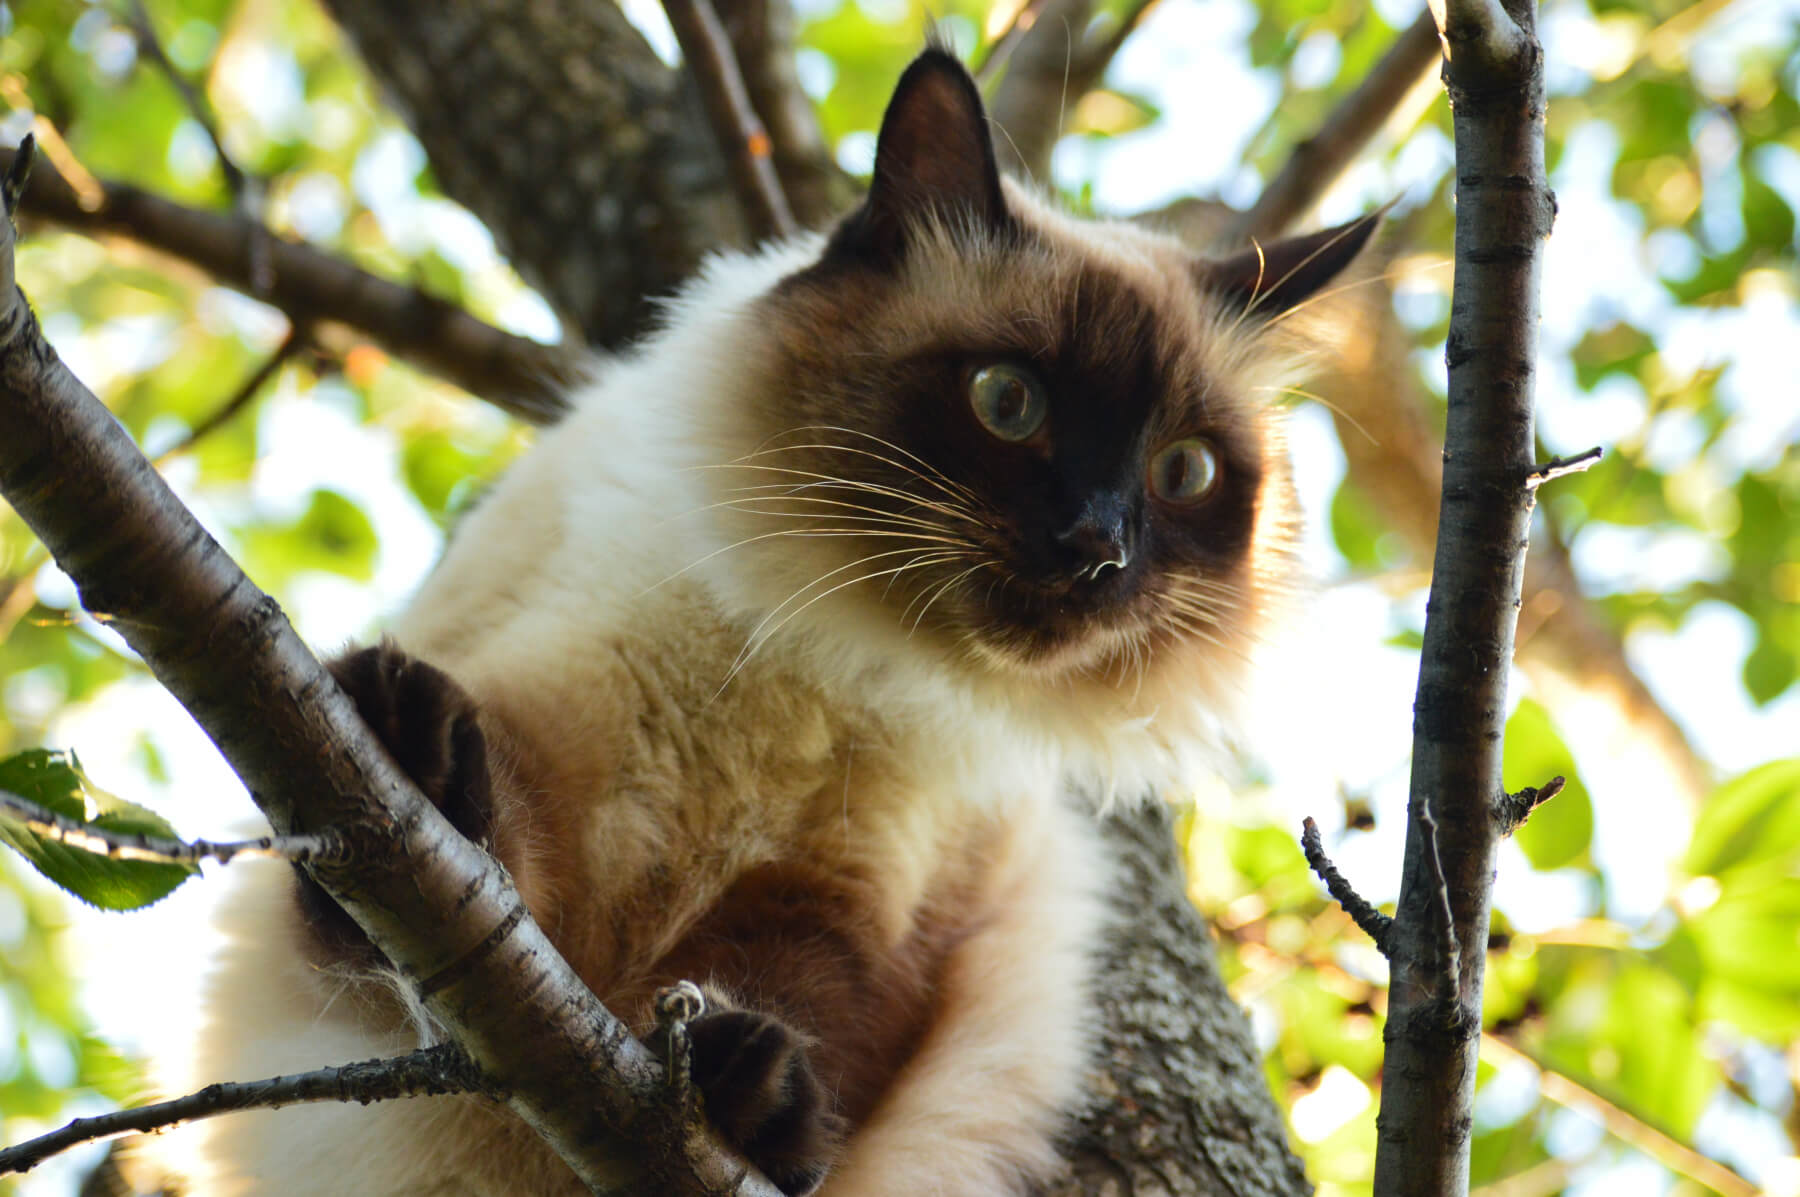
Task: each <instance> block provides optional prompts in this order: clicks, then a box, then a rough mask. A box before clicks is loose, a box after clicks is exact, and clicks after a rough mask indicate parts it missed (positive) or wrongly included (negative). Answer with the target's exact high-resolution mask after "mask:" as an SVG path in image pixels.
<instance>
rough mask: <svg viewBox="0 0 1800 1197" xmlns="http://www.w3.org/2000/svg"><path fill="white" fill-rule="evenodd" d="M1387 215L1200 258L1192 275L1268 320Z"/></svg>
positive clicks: (1314, 288) (1339, 266) (1335, 268)
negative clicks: (1212, 257)
mask: <svg viewBox="0 0 1800 1197" xmlns="http://www.w3.org/2000/svg"><path fill="white" fill-rule="evenodd" d="M1386 215H1387V208H1386V207H1383V208H1381V209H1379V210H1377V211H1374V212H1371V213H1369V214H1368V215H1367V216H1364V217H1360V218H1359V219H1356V220H1352V221H1350V222H1349V223H1347V224H1340V225H1338V226H1336V227H1335V228H1329V229H1321V230H1319V231H1318V232H1316V233H1307V234H1304V235H1303V236H1299V237H1284V238H1282V239H1281V240H1279V241H1271V242H1269V243H1268V244H1266V245H1258V246H1252V247H1251V248H1249V249H1246V250H1242V251H1240V252H1238V253H1235V254H1232V255H1231V256H1230V257H1228V258H1222V259H1203V260H1201V261H1200V262H1198V263H1197V264H1196V265H1195V267H1194V271H1195V275H1196V277H1197V278H1198V279H1199V282H1200V285H1201V286H1202V287H1203V288H1205V289H1206V290H1209V291H1211V292H1213V293H1214V294H1216V295H1218V296H1219V297H1220V298H1221V299H1223V300H1224V301H1225V302H1226V303H1227V304H1228V305H1229V306H1231V307H1233V308H1236V309H1237V310H1239V311H1242V312H1245V313H1247V314H1250V315H1253V316H1260V317H1262V318H1264V319H1267V318H1269V317H1272V316H1275V315H1278V314H1279V313H1281V312H1286V311H1290V310H1292V309H1293V308H1296V307H1298V306H1299V305H1300V304H1301V303H1303V302H1305V301H1306V300H1307V299H1308V298H1310V297H1311V296H1313V295H1315V294H1317V293H1318V291H1319V290H1320V288H1322V287H1324V286H1325V284H1327V283H1329V282H1330V281H1331V280H1332V279H1334V278H1336V277H1337V276H1338V274H1339V273H1341V272H1342V271H1343V269H1344V267H1346V266H1348V265H1349V264H1350V263H1351V262H1352V261H1354V260H1355V258H1356V255H1357V254H1359V253H1361V252H1362V250H1363V247H1364V246H1365V245H1367V244H1368V243H1369V237H1370V235H1371V234H1373V233H1374V232H1375V226H1376V225H1378V224H1380V223H1381V219H1382V217H1384V216H1386Z"/></svg>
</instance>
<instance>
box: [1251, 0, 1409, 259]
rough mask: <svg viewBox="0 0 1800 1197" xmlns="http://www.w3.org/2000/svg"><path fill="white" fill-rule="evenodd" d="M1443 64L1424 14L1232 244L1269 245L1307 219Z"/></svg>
mask: <svg viewBox="0 0 1800 1197" xmlns="http://www.w3.org/2000/svg"><path fill="white" fill-rule="evenodd" d="M1441 62H1442V57H1441V50H1440V48H1439V43H1438V31H1437V24H1436V22H1435V21H1434V20H1433V19H1432V16H1431V13H1430V12H1422V13H1420V14H1419V18H1418V20H1416V21H1414V22H1413V23H1412V24H1411V25H1409V26H1407V27H1406V29H1405V31H1404V32H1402V33H1401V34H1400V36H1399V37H1397V38H1396V39H1394V44H1393V45H1392V46H1390V47H1388V51H1387V53H1386V54H1384V55H1382V56H1381V60H1380V61H1379V62H1377V63H1376V64H1375V65H1374V66H1373V67H1372V68H1370V70H1369V73H1368V74H1367V75H1366V76H1364V77H1363V80H1362V82H1361V83H1359V84H1357V85H1356V89H1355V90H1354V91H1352V92H1351V93H1350V94H1349V95H1347V96H1345V97H1344V98H1343V100H1341V101H1340V102H1339V103H1338V105H1337V107H1336V108H1334V109H1332V111H1331V115H1330V116H1328V117H1326V118H1325V123H1324V124H1322V125H1320V126H1319V128H1318V131H1317V132H1315V133H1314V134H1313V135H1312V136H1311V137H1308V138H1307V139H1306V140H1305V141H1303V142H1301V143H1300V144H1299V145H1297V146H1295V147H1294V151H1293V153H1292V154H1290V155H1289V156H1288V160H1287V161H1286V162H1285V163H1284V164H1283V165H1282V168H1281V171H1280V173H1279V174H1277V175H1276V176H1275V177H1274V179H1272V180H1270V182H1269V185H1268V186H1267V187H1265V188H1264V189H1263V193H1262V195H1260V196H1258V197H1257V200H1256V203H1255V204H1254V205H1252V206H1251V208H1250V209H1249V210H1248V211H1247V212H1245V213H1244V214H1243V215H1242V216H1240V217H1238V219H1237V220H1236V221H1235V222H1234V223H1233V225H1232V229H1231V232H1230V234H1229V235H1228V240H1230V241H1232V242H1247V241H1249V240H1251V239H1252V238H1256V239H1259V240H1265V241H1266V240H1269V239H1271V238H1274V237H1279V236H1280V235H1281V234H1283V233H1285V232H1287V231H1288V230H1289V229H1290V228H1291V227H1292V226H1293V225H1295V224H1297V223H1299V222H1300V221H1301V220H1302V219H1304V218H1305V216H1306V214H1307V213H1309V212H1311V211H1312V209H1313V206H1314V205H1315V204H1317V203H1318V202H1319V200H1320V198H1321V197H1323V196H1324V194H1325V193H1326V192H1327V191H1329V190H1331V187H1332V184H1334V183H1336V182H1337V180H1338V178H1339V177H1340V176H1341V175H1342V174H1343V173H1344V171H1345V170H1346V169H1348V168H1349V166H1350V164H1351V163H1352V162H1354V161H1355V160H1356V157H1357V155H1358V154H1360V153H1362V151H1363V149H1364V148H1365V147H1367V146H1368V144H1369V142H1370V141H1371V140H1373V139H1374V137H1375V134H1376V133H1378V132H1380V130H1381V127H1382V125H1383V124H1385V123H1386V122H1387V119H1388V117H1389V116H1390V115H1392V114H1393V111H1394V109H1395V108H1397V107H1398V106H1399V104H1400V101H1401V100H1403V99H1405V98H1406V96H1407V93H1409V92H1411V91H1412V90H1413V88H1415V87H1417V86H1418V85H1419V82H1420V80H1421V79H1423V78H1424V77H1425V74H1426V72H1428V71H1430V70H1431V69H1432V68H1433V67H1435V66H1437V65H1438V64H1439V63H1441Z"/></svg>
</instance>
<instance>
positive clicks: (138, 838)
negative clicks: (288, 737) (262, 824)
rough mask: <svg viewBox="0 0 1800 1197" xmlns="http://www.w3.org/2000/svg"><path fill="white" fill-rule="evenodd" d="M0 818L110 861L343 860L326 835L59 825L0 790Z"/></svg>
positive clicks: (54, 817)
mask: <svg viewBox="0 0 1800 1197" xmlns="http://www.w3.org/2000/svg"><path fill="white" fill-rule="evenodd" d="M0 814H4V815H7V816H10V817H11V818H13V819H16V820H18V821H19V822H20V823H23V824H24V825H25V826H26V827H28V828H30V829H31V830H32V831H35V832H36V833H37V834H39V835H41V836H43V837H44V838H45V839H47V840H55V841H57V842H58V843H63V844H67V845H69V846H70V847H71V848H79V849H81V850H82V851H83V852H92V853H93V854H94V855H96V856H106V857H110V858H112V859H113V860H142V861H150V862H152V863H155V864H198V863H199V862H201V861H203V860H216V861H218V862H219V863H220V864H229V863H230V862H231V861H233V860H235V859H237V858H238V857H240V856H278V857H280V858H281V859H283V860H291V861H293V862H294V863H296V864H307V863H309V862H311V861H324V860H341V859H342V858H343V856H344V846H343V844H341V843H339V842H338V840H337V838H336V837H335V836H333V835H331V834H330V833H329V832H327V833H325V834H323V835H265V836H262V837H261V838H259V839H254V840H233V841H230V842H228V843H214V842H213V841H211V840H172V839H165V838H163V837H162V836H155V835H137V834H126V833H124V832H118V831H107V830H105V829H104V828H100V827H93V826H89V825H88V824H86V823H80V822H77V821H76V820H74V819H65V818H63V816H61V815H59V814H57V813H56V812H55V811H50V810H45V809H44V808H43V807H41V806H39V805H38V804H37V803H35V802H33V801H31V800H30V799H29V798H21V797H19V795H17V794H14V793H12V792H11V791H10V790H0Z"/></svg>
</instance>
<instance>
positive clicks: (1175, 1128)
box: [1043, 804, 1312, 1197]
mask: <svg viewBox="0 0 1800 1197" xmlns="http://www.w3.org/2000/svg"><path fill="white" fill-rule="evenodd" d="M1108 838H1109V839H1110V840H1111V842H1112V844H1113V845H1114V847H1115V849H1116V850H1117V851H1118V853H1119V855H1120V857H1121V858H1122V860H1123V863H1124V870H1125V875H1124V884H1123V885H1122V886H1121V887H1120V891H1119V895H1118V899H1117V906H1116V915H1117V918H1118V919H1119V921H1120V924H1121V926H1122V927H1124V928H1125V931H1124V933H1122V934H1120V935H1119V936H1117V937H1116V938H1115V939H1113V940H1112V941H1111V943H1110V944H1109V945H1108V946H1107V950H1106V952H1105V954H1104V956H1103V958H1102V960H1101V963H1100V983H1099V990H1098V994H1097V996H1098V999H1099V1001H1098V1004H1099V1025H1100V1027H1101V1032H1100V1034H1101V1050H1100V1055H1099V1057H1098V1059H1097V1061H1096V1066H1095V1073H1094V1080H1093V1087H1092V1092H1093V1100H1092V1104H1091V1105H1090V1107H1089V1109H1088V1110H1087V1111H1086V1113H1085V1114H1084V1115H1083V1117H1082V1121H1081V1127H1080V1132H1079V1133H1078V1134H1077V1135H1076V1136H1074V1137H1073V1138H1072V1139H1071V1140H1070V1141H1069V1142H1068V1143H1067V1144H1066V1145H1065V1148H1064V1154H1065V1160H1066V1168H1065V1170H1064V1172H1063V1174H1062V1175H1061V1176H1059V1177H1058V1178H1056V1180H1055V1181H1054V1182H1053V1183H1052V1184H1050V1185H1049V1186H1047V1188H1046V1189H1045V1191H1044V1195H1043V1197H1153V1195H1161V1194H1167V1195H1168V1197H1203V1195H1207V1197H1210V1195H1214V1194H1231V1195H1233V1197H1294V1195H1296V1194H1302V1193H1310V1192H1311V1191H1312V1186H1311V1185H1310V1184H1308V1183H1307V1180H1306V1173H1305V1170H1304V1169H1303V1168H1302V1167H1301V1164H1300V1161H1299V1159H1298V1158H1296V1157H1295V1156H1294V1154H1293V1153H1292V1152H1291V1151H1289V1150H1288V1147H1287V1143H1286V1139H1285V1137H1284V1136H1283V1135H1282V1134H1281V1133H1280V1128H1279V1126H1278V1125H1272V1124H1271V1123H1270V1122H1269V1120H1268V1118H1267V1104H1268V1078H1267V1076H1266V1075H1265V1074H1264V1072H1263V1069H1262V1061H1261V1060H1260V1059H1259V1058H1258V1056H1257V1053H1256V1049H1255V1046H1254V1045H1253V1043H1252V1040H1251V1038H1250V1024H1249V1020H1248V1019H1246V1018H1245V1017H1244V1015H1243V1012H1242V1011H1241V1010H1239V1009H1238V1007H1237V1004H1236V1003H1235V1002H1233V1001H1232V1000H1231V995H1230V994H1229V993H1228V992H1226V989H1225V982H1224V978H1223V977H1221V976H1220V974H1219V966H1218V959H1217V955H1216V953H1215V950H1214V947H1213V942H1212V933H1211V931H1210V930H1209V929H1208V928H1207V926H1206V923H1205V921H1204V920H1202V919H1201V918H1200V916H1199V914H1198V913H1197V912H1196V911H1195V910H1194V905H1193V903H1192V902H1191V901H1189V900H1188V896H1187V887H1186V885H1185V884H1184V882H1183V878H1182V871H1181V862H1180V860H1179V858H1178V857H1177V855H1176V850H1175V838H1174V832H1173V829H1172V828H1171V827H1170V825H1169V817H1168V812H1167V810H1166V808H1164V807H1162V806H1160V805H1155V804H1152V805H1151V806H1149V807H1148V808H1146V809H1145V810H1143V811H1141V812H1137V813H1134V814H1129V815H1121V816H1119V817H1117V818H1114V819H1112V820H1110V821H1109V823H1108Z"/></svg>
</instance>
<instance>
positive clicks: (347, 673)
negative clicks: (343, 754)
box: [300, 644, 493, 956]
mask: <svg viewBox="0 0 1800 1197" xmlns="http://www.w3.org/2000/svg"><path fill="white" fill-rule="evenodd" d="M328 668H329V669H330V670H331V675H332V676H333V677H334V678H336V679H337V684H338V685H339V686H340V687H342V688H343V690H344V693H346V694H348V695H349V696H350V698H351V700H352V701H353V702H355V703H356V709H357V711H358V712H359V713H360V714H361V715H362V717H363V722H365V723H367V724H368V725H369V728H370V730H371V731H373V732H374V733H375V735H376V736H377V737H378V738H379V739H380V740H381V742H382V743H383V744H384V745H386V747H387V750H388V752H389V753H390V754H391V755H392V756H393V758H394V761H395V763H396V764H398V765H399V766H400V767H401V768H402V769H404V770H405V771H406V774H407V776H408V777H410V778H412V780H413V784H414V785H416V786H418V787H419V790H420V792H421V793H423V794H424V795H425V797H427V798H429V799H430V800H431V802H432V803H433V805H435V806H436V807H437V808H438V809H439V810H440V811H442V812H443V813H444V816H445V817H446V818H447V819H449V820H450V823H451V825H452V826H453V827H455V828H456V829H457V830H458V831H460V832H462V833H463V835H465V836H467V837H468V838H469V839H471V840H473V841H475V842H476V843H478V844H482V845H484V846H485V845H486V844H487V842H488V840H489V837H490V835H491V834H492V830H493V782H492V778H491V777H490V775H489V772H488V763H487V741H486V739H485V738H484V737H483V736H482V734H481V724H480V722H479V721H478V719H477V717H476V711H477V708H476V705H475V700H474V699H473V698H471V697H470V696H469V694H468V692H467V691H465V690H464V689H463V688H462V687H461V686H459V685H457V684H456V683H455V682H454V681H452V680H451V679H450V676H449V675H448V674H446V673H444V672H443V671H442V670H440V669H436V668H433V667H432V666H430V665H427V664H426V663H425V662H424V661H421V660H419V659H418V658H417V657H413V656H409V655H407V654H406V653H404V652H402V651H401V650H400V649H398V648H396V647H394V646H393V645H391V644H380V645H376V646H375V647H373V648H365V649H360V650H358V651H356V652H353V653H350V654H349V655H347V656H343V657H339V658H338V659H337V660H335V661H333V662H331V664H330V665H329V666H328ZM300 909H301V911H302V912H303V913H304V914H305V916H306V918H307V921H308V922H309V923H311V924H312V926H313V928H314V930H315V931H317V932H318V934H319V936H320V938H321V939H322V940H324V941H325V943H326V944H327V945H328V946H329V947H331V948H332V949H334V950H335V951H337V952H340V953H345V954H349V955H353V956H360V955H365V954H370V953H373V952H374V949H373V947H372V946H371V945H370V944H369V943H368V940H367V939H366V937H364V935H363V933H362V929H361V928H359V927H358V926H357V925H356V924H355V923H354V922H353V921H352V920H351V919H350V916H349V915H347V914H345V913H344V912H343V910H342V909H341V908H340V907H339V906H338V904H337V903H336V902H334V901H332V899H331V897H330V896H329V895H328V894H326V893H325V892H324V891H323V890H321V889H320V888H319V887H318V884H317V883H316V882H314V881H313V880H312V878H311V877H310V876H309V875H308V874H307V873H306V872H305V871H304V870H301V871H300Z"/></svg>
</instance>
